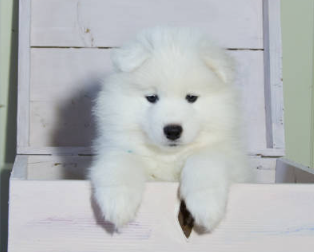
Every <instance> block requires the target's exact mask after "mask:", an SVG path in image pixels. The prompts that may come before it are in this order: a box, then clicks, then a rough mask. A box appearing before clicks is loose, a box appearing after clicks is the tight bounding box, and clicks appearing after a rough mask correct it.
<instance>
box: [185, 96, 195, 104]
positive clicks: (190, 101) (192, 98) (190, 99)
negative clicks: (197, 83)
mask: <svg viewBox="0 0 314 252" xmlns="http://www.w3.org/2000/svg"><path fill="white" fill-rule="evenodd" d="M197 98H198V96H196V95H190V94H188V95H186V96H185V99H186V100H187V101H188V102H189V103H193V102H196V100H197Z"/></svg>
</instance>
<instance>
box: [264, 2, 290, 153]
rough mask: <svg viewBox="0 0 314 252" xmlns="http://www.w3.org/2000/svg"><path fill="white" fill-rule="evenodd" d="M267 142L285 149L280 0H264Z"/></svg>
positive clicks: (274, 146) (270, 145)
mask: <svg viewBox="0 0 314 252" xmlns="http://www.w3.org/2000/svg"><path fill="white" fill-rule="evenodd" d="M263 11H264V19H263V20H264V47H265V49H264V61H265V64H264V65H265V98H266V104H265V105H266V113H267V115H268V117H267V118H266V123H267V132H268V134H267V146H268V147H269V148H275V149H284V146H285V140H284V103H283V84H282V49H281V22H280V0H265V1H263Z"/></svg>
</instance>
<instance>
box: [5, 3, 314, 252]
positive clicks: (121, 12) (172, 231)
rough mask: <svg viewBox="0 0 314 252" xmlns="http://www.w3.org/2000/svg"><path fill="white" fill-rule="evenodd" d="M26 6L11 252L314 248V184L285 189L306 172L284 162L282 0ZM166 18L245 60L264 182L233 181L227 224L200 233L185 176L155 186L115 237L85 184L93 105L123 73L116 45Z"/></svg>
mask: <svg viewBox="0 0 314 252" xmlns="http://www.w3.org/2000/svg"><path fill="white" fill-rule="evenodd" d="M19 9H20V16H19V72H18V84H19V87H18V143H17V145H18V148H17V157H16V161H15V164H14V167H13V171H12V174H11V179H10V210H9V252H24V251H32V252H36V251H38V252H44V251H47V252H48V251H53V252H61V251H67V252H70V251H73V252H80V251H81V252H83V251H85V252H94V251H95V252H96V251H205V250H206V251H277V252H278V251H285V252H287V251H312V249H313V247H314V239H313V237H314V236H313V235H314V186H312V185H305V184H302V185H292V184H274V183H275V180H276V182H286V181H288V182H292V183H294V182H295V181H296V180H298V176H299V175H298V174H299V173H298V172H297V171H296V170H295V168H294V166H293V165H291V164H289V163H287V162H285V160H281V159H280V160H277V158H278V157H282V156H283V155H284V126H283V92H282V89H283V86H282V79H281V34H280V2H279V0H265V1H263V0H207V1H202V0H195V1H188V0H172V1H166V0H160V1H154V0H147V1H144V0H133V1H126V0H119V1H116V0H107V1H103V0H93V1H89V0H20V5H19ZM163 24H170V25H177V26H190V27H191V26H192V27H199V28H202V29H203V30H204V31H206V32H208V33H209V34H211V36H212V37H214V38H215V39H216V40H218V41H219V43H220V44H222V45H223V46H224V47H226V48H228V50H229V51H230V54H232V55H233V56H234V57H235V59H236V60H237V62H238V66H239V67H238V80H237V83H236V84H237V85H238V86H239V88H240V89H241V91H242V94H243V101H244V102H243V109H244V115H245V120H246V124H247V125H248V126H247V134H248V146H249V155H250V161H251V166H252V169H254V171H255V173H256V175H257V178H258V182H259V184H239V185H234V186H232V189H231V192H230V196H229V198H230V199H229V203H228V209H227V214H226V216H225V218H224V220H223V221H222V223H221V224H220V226H219V227H218V228H217V229H216V230H215V231H214V232H213V233H210V234H205V235H199V234H197V233H196V232H195V231H192V233H191V235H190V237H189V238H186V237H185V236H184V234H183V232H182V229H181V227H180V224H179V222H178V212H179V204H180V202H179V200H178V198H177V188H178V183H160V182H158V183H157V182H156V183H147V185H146V191H145V194H144V199H143V203H142V205H141V208H140V210H139V213H138V216H137V219H136V220H135V221H134V222H132V223H130V224H129V225H128V226H127V227H125V228H124V229H123V230H122V231H121V233H113V232H112V231H113V227H112V225H111V224H110V223H106V222H104V221H103V220H102V219H101V218H100V215H99V211H98V209H97V207H96V206H95V204H94V203H93V202H92V200H91V189H90V184H89V182H88V181H86V180H85V179H84V178H85V173H86V169H87V168H88V167H89V165H90V161H91V158H92V153H91V150H90V148H89V146H90V143H91V140H92V138H93V135H94V122H93V118H92V116H91V107H92V101H93V98H94V97H95V94H96V93H97V91H98V90H99V78H100V76H102V75H103V74H106V73H108V72H109V71H110V70H111V63H110V61H109V53H110V48H112V47H117V46H120V45H121V43H122V42H124V41H126V40H128V39H129V38H131V37H132V36H133V35H134V34H135V33H136V32H137V31H138V30H140V29H142V28H144V27H151V26H154V25H163ZM276 161H277V170H278V172H277V177H276V176H275V175H276V173H275V167H276ZM300 176H303V177H307V176H305V175H304V174H303V175H302V174H301V175H300ZM308 182H310V181H308ZM152 195H153V197H152Z"/></svg>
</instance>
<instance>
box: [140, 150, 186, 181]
mask: <svg viewBox="0 0 314 252" xmlns="http://www.w3.org/2000/svg"><path fill="white" fill-rule="evenodd" d="M185 160H186V157H185V156H184V155H155V156H151V157H145V158H144V162H145V169H146V174H147V179H148V180H150V181H154V180H163V181H179V178H180V174H181V171H182V168H183V166H184V163H185Z"/></svg>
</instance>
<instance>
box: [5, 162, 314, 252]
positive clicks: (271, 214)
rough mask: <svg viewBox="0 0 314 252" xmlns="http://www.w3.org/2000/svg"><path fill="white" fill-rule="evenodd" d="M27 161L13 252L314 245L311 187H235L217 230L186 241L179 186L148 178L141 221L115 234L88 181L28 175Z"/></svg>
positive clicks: (15, 198) (16, 204)
mask: <svg viewBox="0 0 314 252" xmlns="http://www.w3.org/2000/svg"><path fill="white" fill-rule="evenodd" d="M280 162H281V165H287V164H288V163H287V162H285V161H284V160H282V161H280ZM26 166H27V157H26V156H18V157H17V160H16V165H15V169H14V170H13V174H12V178H11V182H10V230H9V251H11V252H12V251H19V252H20V251H55V252H57V251H60V252H61V251H73V252H74V251H86V252H87V251H107V250H108V251H169V252H170V251H177V250H180V251H203V250H205V249H206V250H208V249H212V250H214V251H216V250H217V251H276V252H279V251H312V248H313V245H314V240H313V239H312V238H313V235H314V228H313V225H314V215H313V209H314V185H310V184H296V185H293V186H292V185H291V184H272V185H271V184H236V185H233V186H232V188H231V191H230V195H229V201H228V206H227V214H226V216H225V218H224V219H223V221H222V223H221V224H220V225H219V227H218V228H217V229H216V230H215V231H214V232H213V233H211V234H205V235H204V234H203V235H199V234H198V233H196V232H195V231H192V233H191V235H190V237H189V238H188V239H186V238H185V236H184V234H183V232H182V230H181V228H180V225H179V223H178V219H177V216H178V212H179V204H180V201H179V199H178V196H177V189H178V183H171V182H169V183H164V182H149V183H147V184H146V190H145V193H144V196H143V202H142V205H141V207H140V209H139V213H138V215H137V217H136V219H135V220H134V221H133V222H132V223H130V224H129V225H128V226H127V227H125V228H123V229H122V230H121V231H120V233H114V232H113V227H112V225H111V224H110V223H107V222H104V221H103V220H102V219H101V218H99V215H98V214H97V212H98V210H97V207H95V205H93V201H92V200H91V197H90V195H91V188H90V184H89V183H88V181H84V180H72V181H65V180H54V181H44V180H42V181H34V180H27V172H26V168H27V167H26ZM313 178H314V176H312V179H313ZM152 195H153V197H152ZM45 198H46V199H49V200H46V201H45V200H43V199H45ZM91 206H92V207H91ZM29 216H31V218H30V217H29ZM305 244H306V245H305Z"/></svg>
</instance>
